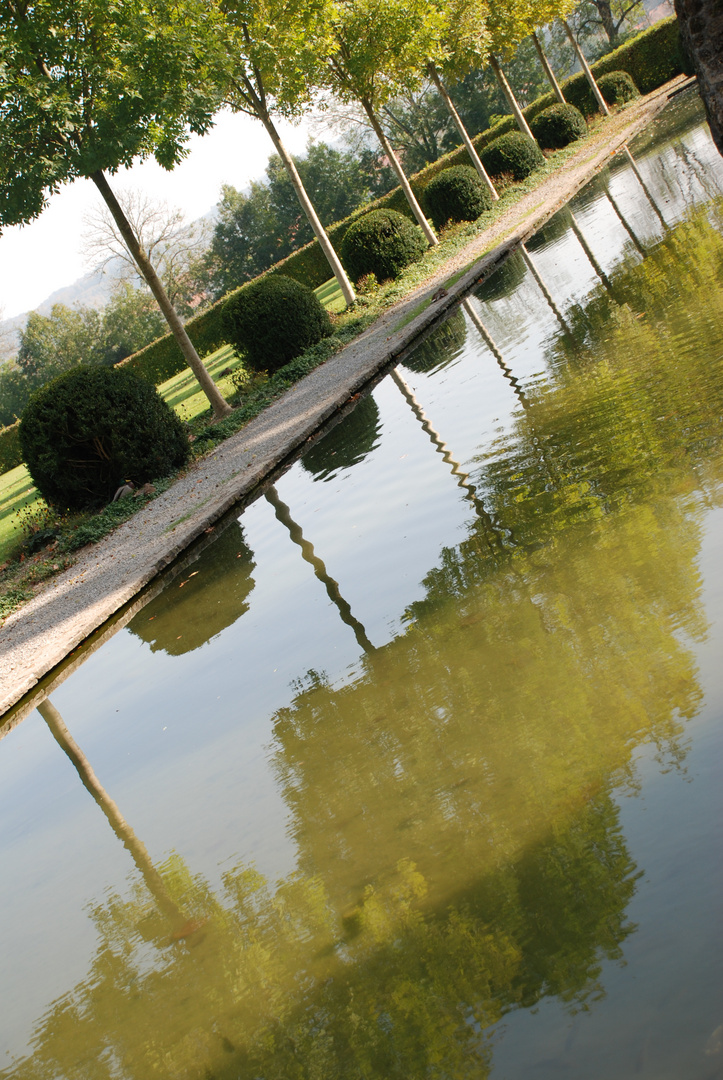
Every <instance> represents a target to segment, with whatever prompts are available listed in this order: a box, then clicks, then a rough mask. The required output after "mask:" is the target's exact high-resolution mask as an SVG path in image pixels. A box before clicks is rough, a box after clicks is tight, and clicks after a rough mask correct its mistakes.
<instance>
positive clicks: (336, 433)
mask: <svg viewBox="0 0 723 1080" xmlns="http://www.w3.org/2000/svg"><path fill="white" fill-rule="evenodd" d="M379 435H380V423H379V409H378V407H377V403H376V401H375V400H374V398H373V397H372V395H371V394H367V396H366V397H363V398H362V399H361V400H360V401H358V402H357V404H356V405H355V406H354V408H353V409H352V411H351V412H350V413H348V414H347V415H346V416H345V417H344V419H343V420H340V421H339V423H338V424H335V426H334V427H333V428H331V430H330V431H328V432H327V433H326V434H325V435H323V436H322V437H321V438H320V439H319V440H318V442H315V443H313V444H312V445H311V446H310V447H309V449H308V450H307V451H306V452H305V454H304V456H303V457H302V459H301V464H302V466H303V467H304V468H305V469H306V471H307V472H309V473H311V474H312V475H313V477H314V479H315V480H330V479H331V478H332V477H333V476H336V474H337V473H338V472H339V471H340V470H341V469H350V468H351V467H352V465H357V464H358V463H359V462H360V461H363V460H364V458H365V457H366V456H367V454H370V453H371V452H372V450H374V449H375V447H376V446H377V445H378V444H379Z"/></svg>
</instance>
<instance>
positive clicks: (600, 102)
mask: <svg viewBox="0 0 723 1080" xmlns="http://www.w3.org/2000/svg"><path fill="white" fill-rule="evenodd" d="M560 21H561V22H562V25H563V26H564V27H565V33H566V34H567V36H568V38H569V39H570V44H571V45H572V47H573V49H574V50H575V55H576V56H577V58H578V60H579V61H580V66H581V67H582V70H583V71H584V72H585V78H586V79H587V81H588V82H589V83H590V89H591V90H592V92H593V94H594V95H595V100H596V101H597V103H598V105H599V107H600V112H601V113H602V114H603V116H609V115H610V110H609V109H608V106H607V102H606V100H605V98H604V97H603V96H602V94H601V93H600V87H599V86H598V84H597V83H596V82H595V76H594V75H593V73H592V71H591V70H590V65H589V64H588V62H587V60H586V59H585V54H584V53H583V51H582V49H581V48H580V46H579V45H578V43H577V38H576V37H575V35H574V34H573V32H572V27H571V26H570V24H569V22H568V21H567V19H561V20H560Z"/></svg>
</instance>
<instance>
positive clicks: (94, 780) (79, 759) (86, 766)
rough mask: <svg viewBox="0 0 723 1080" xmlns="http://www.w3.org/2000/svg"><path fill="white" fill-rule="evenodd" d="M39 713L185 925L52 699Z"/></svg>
mask: <svg viewBox="0 0 723 1080" xmlns="http://www.w3.org/2000/svg"><path fill="white" fill-rule="evenodd" d="M38 712H39V713H40V715H41V716H42V718H43V720H44V721H45V723H46V724H47V725H48V727H49V728H50V732H51V734H52V736H53V738H54V739H55V741H56V742H57V744H58V746H60V748H61V750H63V751H64V753H66V754H67V755H68V757H69V758H70V760H71V761H72V763H73V765H74V766H75V769H76V771H77V773H78V776H79V777H80V779H81V782H82V784H83V787H84V788H85V789H86V791H88V792H89V793H90V794H91V795H92V796H93V798H94V799H95V801H96V802H97V804H98V806H99V807H100V808H101V810H102V811H103V813H104V814H105V816H106V818H107V819H108V822H109V824H110V827H111V828H112V830H113V832H114V833H115V834H116V836H117V837H118V839H119V840H120V841H121V842H122V843H123V846H124V847H125V848H126V849H127V850H128V851H129V852H130V854H131V857H132V858H133V862H134V863H135V864H136V866H137V867H138V869H139V870H140V872H141V874H142V876H143V880H144V881H145V883H146V885H147V887H148V890H149V892H150V893H151V894H152V896H154V897H155V899H156V902H157V903H158V906H159V908H160V909H161V911H162V912H163V913H164V914H165V915H167V916H168V917H169V918H170V919H172V920H173V921H174V922H177V923H184V922H185V921H186V917H185V916H184V914H183V912H181V911H180V910H179V908H178V906H177V905H176V903H175V901H174V900H173V899H172V898H171V896H170V895H169V893H168V890H167V889H166V886H165V885H164V883H163V878H162V877H161V875H160V874H159V873H158V871H157V870H156V868H155V866H154V865H153V863H152V862H151V857H150V855H149V854H148V849H147V848H146V845H145V844H144V843H143V841H142V840H139V839H138V837H137V836H136V834H135V833H134V832H133V829H132V828H131V827H130V825H129V824H128V822H127V821H126V820H125V818H124V817H123V815H122V814H121V812H120V810H119V809H118V807H117V806H116V804H115V803H114V802H113V800H112V799H111V797H110V795H109V794H108V792H107V791H106V790H105V788H104V787H103V785H102V784H101V782H100V780H99V779H98V777H97V776H96V775H95V773H94V772H93V769H92V767H91V764H90V762H89V761H88V759H87V757H86V756H85V754H84V753H83V751H82V750H81V749H80V747H79V746H78V744H77V742H76V741H75V739H74V738H73V736H72V735H71V734H70V732H69V731H68V728H67V727H66V724H65V721H64V720H63V717H62V716H61V715H60V713H59V712H58V710H57V709H56V708H55V706H54V705H53V704H52V703H51V701H50V699H49V698H46V699H45V701H43V702H41V704H40V705H38Z"/></svg>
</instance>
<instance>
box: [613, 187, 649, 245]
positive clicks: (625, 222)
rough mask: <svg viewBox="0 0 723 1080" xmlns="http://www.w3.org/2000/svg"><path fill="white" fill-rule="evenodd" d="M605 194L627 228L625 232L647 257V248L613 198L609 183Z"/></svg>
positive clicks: (621, 222) (618, 217)
mask: <svg viewBox="0 0 723 1080" xmlns="http://www.w3.org/2000/svg"><path fill="white" fill-rule="evenodd" d="M605 196H606V198H607V200H608V202H609V203H610V205H611V206H612V208H613V210H614V211H615V214H616V217H617V219H618V221H619V222H620V224H621V225H622V227H623V228H624V229H625V232H626V233H627V234H628V236H629V237H630V239H631V240H632V242H633V243H634V244H635V247H636V248H637V249H638V251H639V252H640V254H641V255H642V256H643V258H644V257H645V248H644V247H643V245H642V244H641V243H640V241H639V240H638V238H637V236H636V235H635V233H634V232H633V230H632V228H631V227H630V225H629V224H628V223H627V221H626V220H625V218H624V217H623V215H622V212H621V210H620V207H619V206H618V204H617V203H616V202H615V199H613V197H612V195H611V194H610V189H609V187H608V186H607V184H606V185H605Z"/></svg>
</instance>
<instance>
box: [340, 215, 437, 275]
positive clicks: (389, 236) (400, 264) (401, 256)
mask: <svg viewBox="0 0 723 1080" xmlns="http://www.w3.org/2000/svg"><path fill="white" fill-rule="evenodd" d="M426 249H427V241H426V240H425V239H424V236H423V235H422V231H421V229H420V228H419V227H418V226H417V225H413V224H412V222H411V221H410V220H409V218H406V217H405V216H404V214H400V213H398V212H397V211H396V210H371V211H370V212H369V213H368V214H364V216H363V217H360V218H358V219H357V220H356V221H355V222H353V224H351V225H350V226H349V228H348V229H347V230H346V232H345V233H344V239H343V240H342V242H341V261H342V262H343V263H344V266H345V267H346V270H347V272H348V273H349V275H350V276H351V278H352V279H353V280H354V281H358V280H359V278H361V277H364V275H365V274H374V276H375V277H376V279H377V281H388V280H389V278H395V277H398V276H399V274H401V272H402V270H403V269H404V268H405V266H409V264H410V263H412V262H415V260H417V259H418V258H419V257H420V255H421V254H422V252H423V251H426Z"/></svg>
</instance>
